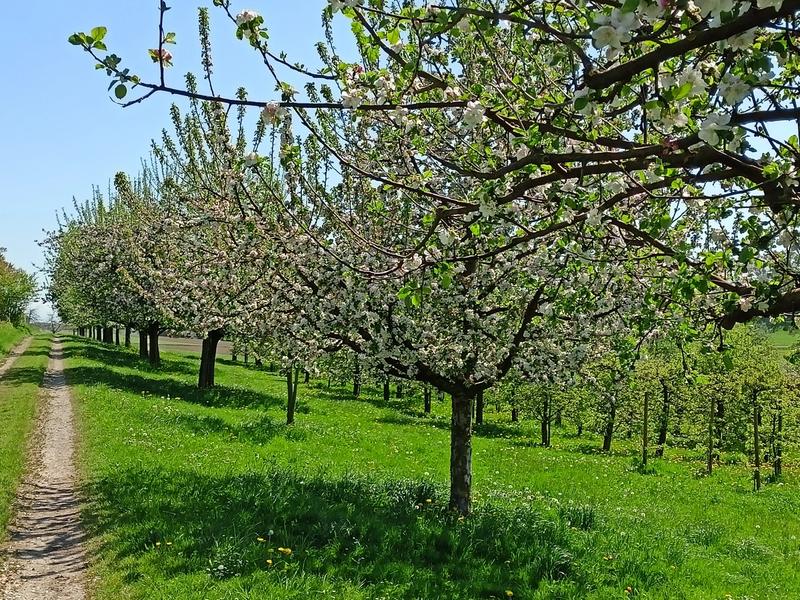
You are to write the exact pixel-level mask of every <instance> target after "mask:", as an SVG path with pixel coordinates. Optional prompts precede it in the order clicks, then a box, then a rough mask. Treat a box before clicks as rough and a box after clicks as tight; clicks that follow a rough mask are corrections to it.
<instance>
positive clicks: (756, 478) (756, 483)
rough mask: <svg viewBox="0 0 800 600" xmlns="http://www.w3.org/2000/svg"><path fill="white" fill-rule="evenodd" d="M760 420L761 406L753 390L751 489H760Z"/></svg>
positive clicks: (756, 393)
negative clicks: (753, 462) (753, 460)
mask: <svg viewBox="0 0 800 600" xmlns="http://www.w3.org/2000/svg"><path fill="white" fill-rule="evenodd" d="M760 422H761V407H760V406H759V405H758V392H757V391H755V390H753V454H754V455H755V459H756V461H755V469H754V470H753V489H755V491H759V490H760V489H761V443H760V439H759V435H758V425H759V423H760Z"/></svg>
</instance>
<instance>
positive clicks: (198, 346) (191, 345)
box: [120, 331, 231, 358]
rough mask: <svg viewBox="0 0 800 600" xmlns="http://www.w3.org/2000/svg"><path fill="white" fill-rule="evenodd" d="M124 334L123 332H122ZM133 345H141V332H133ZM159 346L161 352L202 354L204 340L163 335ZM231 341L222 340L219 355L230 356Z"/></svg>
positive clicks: (134, 346)
mask: <svg viewBox="0 0 800 600" xmlns="http://www.w3.org/2000/svg"><path fill="white" fill-rule="evenodd" d="M120 335H122V334H120ZM131 346H132V347H133V348H138V347H139V334H138V333H137V332H136V331H134V332H133V333H131ZM158 347H159V349H160V350H161V352H176V353H178V354H200V351H201V350H202V348H203V340H201V339H199V338H183V337H168V336H165V335H162V336H160V337H159V338H158ZM230 353H231V343H230V342H227V341H225V340H221V341H220V342H219V345H218V346H217V356H219V357H227V358H230Z"/></svg>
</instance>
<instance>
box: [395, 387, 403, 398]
mask: <svg viewBox="0 0 800 600" xmlns="http://www.w3.org/2000/svg"><path fill="white" fill-rule="evenodd" d="M395 394H396V398H397V399H398V400H399V399H400V398H402V397H403V384H402V383H398V384H397V387H396V388H395Z"/></svg>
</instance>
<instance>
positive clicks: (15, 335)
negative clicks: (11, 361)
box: [0, 321, 30, 359]
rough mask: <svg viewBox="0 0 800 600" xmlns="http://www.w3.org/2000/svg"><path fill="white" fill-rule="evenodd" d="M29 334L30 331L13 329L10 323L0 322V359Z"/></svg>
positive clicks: (18, 328) (21, 328) (22, 328)
mask: <svg viewBox="0 0 800 600" xmlns="http://www.w3.org/2000/svg"><path fill="white" fill-rule="evenodd" d="M29 334H30V331H29V330H28V329H27V328H24V327H14V326H13V325H12V324H11V323H8V322H6V321H0V359H2V358H3V357H5V356H6V354H8V353H9V352H10V351H11V349H12V348H13V347H14V346H16V345H17V344H18V343H19V342H21V341H22V340H23V338H24V337H25V336H27V335H29Z"/></svg>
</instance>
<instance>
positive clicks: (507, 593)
mask: <svg viewBox="0 0 800 600" xmlns="http://www.w3.org/2000/svg"><path fill="white" fill-rule="evenodd" d="M513 595H514V592H512V591H511V590H506V596H508V597H509V598H511V596H513Z"/></svg>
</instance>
